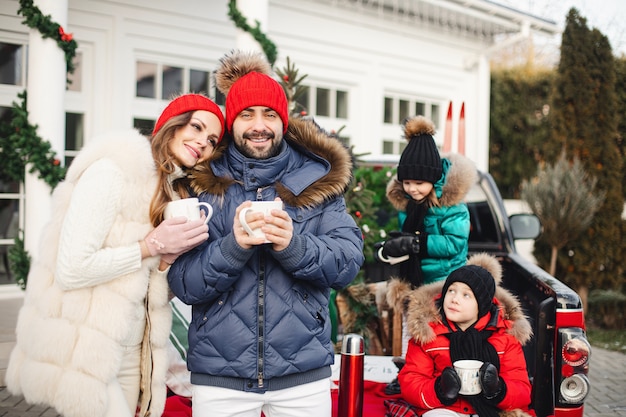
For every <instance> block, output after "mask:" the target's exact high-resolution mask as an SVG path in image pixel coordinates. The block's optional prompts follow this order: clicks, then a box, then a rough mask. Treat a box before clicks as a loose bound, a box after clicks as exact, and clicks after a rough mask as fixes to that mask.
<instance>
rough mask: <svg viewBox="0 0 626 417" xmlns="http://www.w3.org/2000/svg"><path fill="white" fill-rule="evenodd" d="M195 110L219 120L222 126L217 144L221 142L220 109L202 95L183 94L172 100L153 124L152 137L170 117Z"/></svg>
mask: <svg viewBox="0 0 626 417" xmlns="http://www.w3.org/2000/svg"><path fill="white" fill-rule="evenodd" d="M197 110H205V111H208V112H209V113H213V114H214V115H216V116H217V118H218V119H219V120H220V125H221V126H222V131H221V133H220V137H219V139H218V142H219V141H221V140H222V136H223V135H224V115H223V114H222V109H220V106H218V105H217V104H215V103H214V102H213V101H212V100H211V99H210V98H208V97H206V96H203V95H202V94H184V95H182V96H180V97H177V98H175V99H174V100H172V101H171V102H170V104H168V105H167V107H166V108H165V110H163V112H162V113H161V115H160V116H159V119H158V120H157V122H156V123H155V125H154V130H153V131H152V136H154V135H156V134H157V132H158V131H159V130H160V129H161V127H163V125H164V124H165V122H167V121H168V120H169V119H171V118H172V117H174V116H178V115H179V114H183V113H187V112H188V111H197Z"/></svg>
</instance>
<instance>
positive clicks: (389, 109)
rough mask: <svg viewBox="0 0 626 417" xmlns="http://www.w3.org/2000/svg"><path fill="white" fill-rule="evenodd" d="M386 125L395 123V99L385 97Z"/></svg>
mask: <svg viewBox="0 0 626 417" xmlns="http://www.w3.org/2000/svg"><path fill="white" fill-rule="evenodd" d="M384 122H385V123H393V99H392V98H390V97H385V120H384Z"/></svg>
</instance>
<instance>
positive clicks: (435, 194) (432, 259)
mask: <svg viewBox="0 0 626 417" xmlns="http://www.w3.org/2000/svg"><path fill="white" fill-rule="evenodd" d="M434 133H435V127H434V125H433V123H432V122H431V121H430V120H428V119H426V118H425V117H423V116H415V117H412V118H410V119H408V120H407V121H406V122H405V125H404V135H405V138H406V139H407V140H408V142H409V143H408V145H407V147H406V148H405V149H404V151H403V152H402V156H401V157H400V162H399V164H398V171H397V175H396V177H394V178H393V179H392V180H391V181H390V182H389V184H388V185H387V198H388V200H389V201H390V202H391V204H392V205H393V206H394V207H395V208H396V209H397V210H398V212H399V220H400V227H401V230H402V233H395V234H391V236H390V238H389V239H387V241H386V242H385V243H384V244H383V246H382V247H381V248H380V250H379V259H381V260H382V261H390V260H392V261H393V258H401V259H402V257H404V259H406V260H405V261H403V262H401V263H400V276H399V278H401V279H402V280H404V281H407V282H408V283H410V284H411V285H412V286H414V287H418V286H420V285H422V284H430V283H432V282H436V281H441V280H445V279H446V277H447V276H448V274H449V273H450V272H451V271H453V270H455V269H457V268H459V267H461V266H463V265H464V264H465V262H466V260H467V249H468V238H469V233H470V216H469V211H468V209H467V205H466V204H465V203H464V201H463V200H464V198H465V196H466V194H467V192H468V191H469V189H470V187H471V186H472V185H473V184H474V183H475V182H476V181H477V173H476V167H475V166H474V164H473V162H472V161H470V160H469V159H468V158H466V157H464V156H462V155H460V154H455V153H450V154H444V155H441V156H440V154H439V151H438V149H437V146H436V145H435V141H434V139H433V135H434Z"/></svg>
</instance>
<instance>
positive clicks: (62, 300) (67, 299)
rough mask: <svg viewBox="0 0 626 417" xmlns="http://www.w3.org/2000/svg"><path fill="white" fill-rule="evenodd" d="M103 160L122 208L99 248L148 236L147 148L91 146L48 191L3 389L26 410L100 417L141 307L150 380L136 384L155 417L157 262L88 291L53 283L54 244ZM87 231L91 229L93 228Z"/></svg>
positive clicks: (163, 337)
mask: <svg viewBox="0 0 626 417" xmlns="http://www.w3.org/2000/svg"><path fill="white" fill-rule="evenodd" d="M102 159H106V160H108V161H110V162H112V163H113V164H114V166H116V167H117V168H118V172H119V171H121V172H123V175H124V182H123V185H122V188H123V189H122V199H121V201H122V204H121V205H120V207H118V211H117V213H115V221H114V224H113V226H112V227H111V229H110V230H109V231H108V233H107V237H106V240H105V242H104V246H105V247H118V246H131V247H132V245H133V243H134V242H138V241H140V240H142V239H143V238H144V237H145V235H146V234H147V233H148V232H149V231H150V230H151V229H152V225H151V224H150V221H149V216H148V211H149V206H150V201H151V198H152V194H153V193H154V189H155V186H156V175H155V168H154V161H153V158H152V153H151V149H150V144H149V142H148V140H147V139H146V138H145V137H143V136H141V135H140V134H139V133H138V132H136V131H125V132H116V133H113V134H108V135H105V136H103V137H101V138H98V139H97V140H94V141H92V142H91V143H90V144H88V145H87V146H86V147H85V148H84V149H83V150H82V151H81V153H80V154H79V155H78V156H77V158H76V159H75V160H74V161H73V163H72V165H71V167H70V169H69V171H68V173H67V176H66V179H65V181H63V182H62V183H60V184H59V185H58V186H57V188H56V189H55V191H54V194H53V207H52V216H51V221H50V223H49V224H48V225H47V226H46V227H45V228H44V230H43V233H42V236H41V240H40V243H39V246H40V250H39V253H38V256H34V260H33V262H32V265H31V268H30V272H29V275H28V284H27V288H26V295H25V298H24V306H23V307H22V309H21V310H20V313H19V317H18V323H17V328H16V333H17V344H16V347H15V349H14V350H13V352H12V353H11V357H10V360H9V365H8V369H7V376H6V382H7V387H8V389H9V391H10V392H11V393H13V394H18V395H19V394H22V395H24V397H25V399H26V401H27V402H29V403H35V404H45V405H49V406H53V407H54V408H56V410H57V411H58V412H59V413H61V414H63V415H64V416H66V417H85V416H93V417H98V416H102V415H104V413H105V410H106V408H107V404H108V401H109V399H108V397H107V385H108V384H109V383H110V382H111V381H112V380H114V379H115V378H116V375H117V372H118V371H119V368H120V361H121V357H122V346H121V344H120V341H121V340H123V338H124V337H125V335H126V334H128V333H129V331H130V329H131V327H132V323H131V318H130V315H129V312H130V311H133V309H134V308H137V306H138V305H139V306H141V305H143V304H144V303H145V304H146V305H147V317H148V318H149V320H148V322H149V326H147V327H146V329H147V331H148V333H146V337H145V338H144V341H148V340H149V342H148V343H144V349H143V352H142V362H143V363H142V370H145V369H150V367H151V372H152V375H151V376H150V375H142V392H143V395H142V407H141V408H142V409H145V408H147V406H146V404H147V403H148V402H150V406H149V412H150V414H151V416H160V415H161V413H162V412H163V408H164V404H165V396H166V388H165V383H164V381H165V373H166V370H167V352H166V345H167V340H168V336H169V331H170V326H171V310H170V307H169V304H168V286H167V279H166V274H165V273H159V272H157V264H158V259H157V258H147V259H144V260H143V261H142V262H141V265H140V267H139V269H137V270H135V271H134V272H131V273H128V274H125V275H121V276H118V277H115V278H113V279H111V280H110V281H107V282H105V283H102V284H98V285H95V286H92V287H86V288H81V289H74V290H63V289H62V288H61V287H60V286H59V285H58V284H57V283H56V282H55V269H56V262H57V250H58V247H59V235H60V231H61V225H62V223H63V219H64V216H65V214H66V211H67V208H68V205H69V202H70V199H71V197H72V192H73V190H74V187H75V185H76V183H77V182H78V181H79V179H80V178H81V175H82V173H83V172H84V171H85V170H86V169H87V168H88V167H89V166H91V164H93V163H94V162H95V161H98V160H102ZM94 186H96V187H97V184H94ZM93 227H98V222H97V219H94V226H93ZM84 233H89V230H85V231H84ZM146 300H147V302H146ZM146 367H147V368H146ZM146 378H147V379H146Z"/></svg>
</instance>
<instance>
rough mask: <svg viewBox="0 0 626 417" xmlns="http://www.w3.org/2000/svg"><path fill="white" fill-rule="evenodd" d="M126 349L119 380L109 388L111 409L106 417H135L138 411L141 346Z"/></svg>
mask: <svg viewBox="0 0 626 417" xmlns="http://www.w3.org/2000/svg"><path fill="white" fill-rule="evenodd" d="M124 349H125V350H124V356H123V357H122V364H121V367H120V372H119V373H118V375H117V379H116V380H115V381H113V382H111V383H110V384H109V385H108V387H107V393H108V396H109V407H108V408H107V412H106V414H105V417H133V416H134V415H135V412H136V410H137V402H138V401H139V385H140V383H141V370H140V362H141V344H139V345H137V346H129V347H125V348H124Z"/></svg>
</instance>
